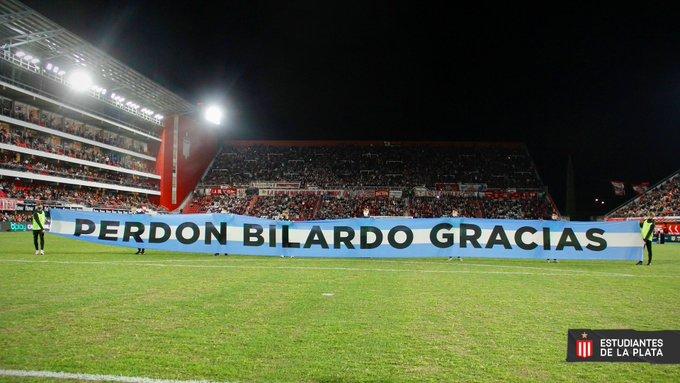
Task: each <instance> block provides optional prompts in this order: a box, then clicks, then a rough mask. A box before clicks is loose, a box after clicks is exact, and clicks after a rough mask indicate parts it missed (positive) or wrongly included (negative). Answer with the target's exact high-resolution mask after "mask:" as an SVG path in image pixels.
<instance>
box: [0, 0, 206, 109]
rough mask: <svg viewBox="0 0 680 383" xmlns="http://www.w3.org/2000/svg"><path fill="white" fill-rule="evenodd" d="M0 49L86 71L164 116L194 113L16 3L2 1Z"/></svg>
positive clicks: (164, 91)
mask: <svg viewBox="0 0 680 383" xmlns="http://www.w3.org/2000/svg"><path fill="white" fill-rule="evenodd" d="M0 47H2V48H3V49H2V50H4V51H6V52H7V51H9V50H10V49H13V48H17V47H21V50H24V51H25V52H27V53H30V54H31V55H32V56H33V57H37V58H39V59H40V60H42V62H41V63H40V65H44V64H46V63H47V62H50V63H52V64H53V65H57V66H59V67H60V68H63V69H65V70H66V71H69V70H72V69H75V68H87V70H88V71H89V72H90V73H91V74H92V75H93V76H94V77H95V78H96V81H97V85H99V86H101V87H104V88H107V89H124V92H125V93H124V96H125V97H126V98H127V99H128V100H133V101H135V102H137V103H138V104H140V105H143V106H145V107H147V108H149V109H152V110H154V111H155V112H157V113H161V114H164V115H171V114H185V113H191V112H193V111H194V110H195V108H196V106H195V105H193V104H191V103H190V102H188V101H186V100H184V99H183V98H182V97H180V96H178V95H176V94H175V93H173V92H171V91H169V90H168V89H166V88H164V87H163V86H161V85H159V84H157V83H155V82H153V81H152V80H150V79H148V78H147V77H145V76H144V75H142V74H140V73H139V72H137V71H135V70H133V69H131V68H129V67H127V66H126V65H124V64H123V63H121V62H120V61H118V60H116V59H114V58H113V57H111V56H109V55H108V54H106V53H104V52H103V51H101V50H99V49H98V48H96V47H94V46H93V45H92V44H90V43H88V42H87V41H85V40H83V39H81V38H80V37H78V36H76V35H75V34H73V33H72V32H70V31H68V30H66V29H64V28H62V27H61V26H59V25H58V24H57V23H55V22H53V21H51V20H49V19H48V18H46V17H45V16H43V15H41V14H40V13H38V12H36V11H35V10H33V9H31V8H29V7H27V6H26V5H24V4H23V3H21V2H19V1H17V0H0Z"/></svg>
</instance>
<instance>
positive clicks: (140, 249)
mask: <svg viewBox="0 0 680 383" xmlns="http://www.w3.org/2000/svg"><path fill="white" fill-rule="evenodd" d="M135 214H144V210H142V208H141V207H140V208H137V211H136V212H135ZM135 254H137V255H143V254H144V248H143V247H138V248H137V252H136V253H135Z"/></svg>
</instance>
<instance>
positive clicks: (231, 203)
mask: <svg viewBox="0 0 680 383" xmlns="http://www.w3.org/2000/svg"><path fill="white" fill-rule="evenodd" d="M253 199H255V201H254V204H253V207H252V209H250V210H247V207H248V206H249V204H250V203H251V201H253ZM193 204H194V205H193V206H194V207H195V208H196V211H199V212H225V213H234V214H246V215H251V216H256V217H261V218H272V219H290V220H304V219H338V218H354V217H364V216H367V215H368V216H372V217H375V216H385V217H405V216H411V217H415V218H436V217H450V216H452V215H457V216H461V217H473V218H508V219H552V217H553V214H555V213H556V212H555V211H554V210H553V208H552V207H551V205H550V204H549V203H548V201H547V200H546V199H545V198H544V197H543V196H540V195H537V196H535V197H531V198H519V199H498V198H490V197H473V196H469V197H455V196H442V197H439V198H437V197H412V198H388V197H369V198H367V197H335V196H319V195H315V194H311V193H310V194H298V195H294V196H257V197H229V196H218V197H215V198H213V197H211V196H203V197H199V198H198V199H196V200H195V201H194V202H193ZM454 212H455V213H454Z"/></svg>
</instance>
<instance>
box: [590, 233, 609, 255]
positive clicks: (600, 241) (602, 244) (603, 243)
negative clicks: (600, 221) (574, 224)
mask: <svg viewBox="0 0 680 383" xmlns="http://www.w3.org/2000/svg"><path fill="white" fill-rule="evenodd" d="M596 234H598V235H603V234H604V230H602V229H598V228H592V229H588V230H587V231H586V238H587V239H588V240H589V241H591V242H595V243H596V244H597V245H593V244H592V243H589V244H588V245H587V246H586V248H588V250H592V251H602V250H604V249H606V248H607V240H606V239H604V238H602V237H598V236H596Z"/></svg>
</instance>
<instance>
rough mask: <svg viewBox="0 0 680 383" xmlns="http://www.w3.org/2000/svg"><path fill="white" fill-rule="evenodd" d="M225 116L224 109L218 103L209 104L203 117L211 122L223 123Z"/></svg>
mask: <svg viewBox="0 0 680 383" xmlns="http://www.w3.org/2000/svg"><path fill="white" fill-rule="evenodd" d="M223 117H224V111H223V110H222V108H220V107H219V106H217V105H208V107H207V108H205V110H204V111H203V118H205V120H206V121H208V122H209V123H211V124H215V125H220V124H222V118H223Z"/></svg>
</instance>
